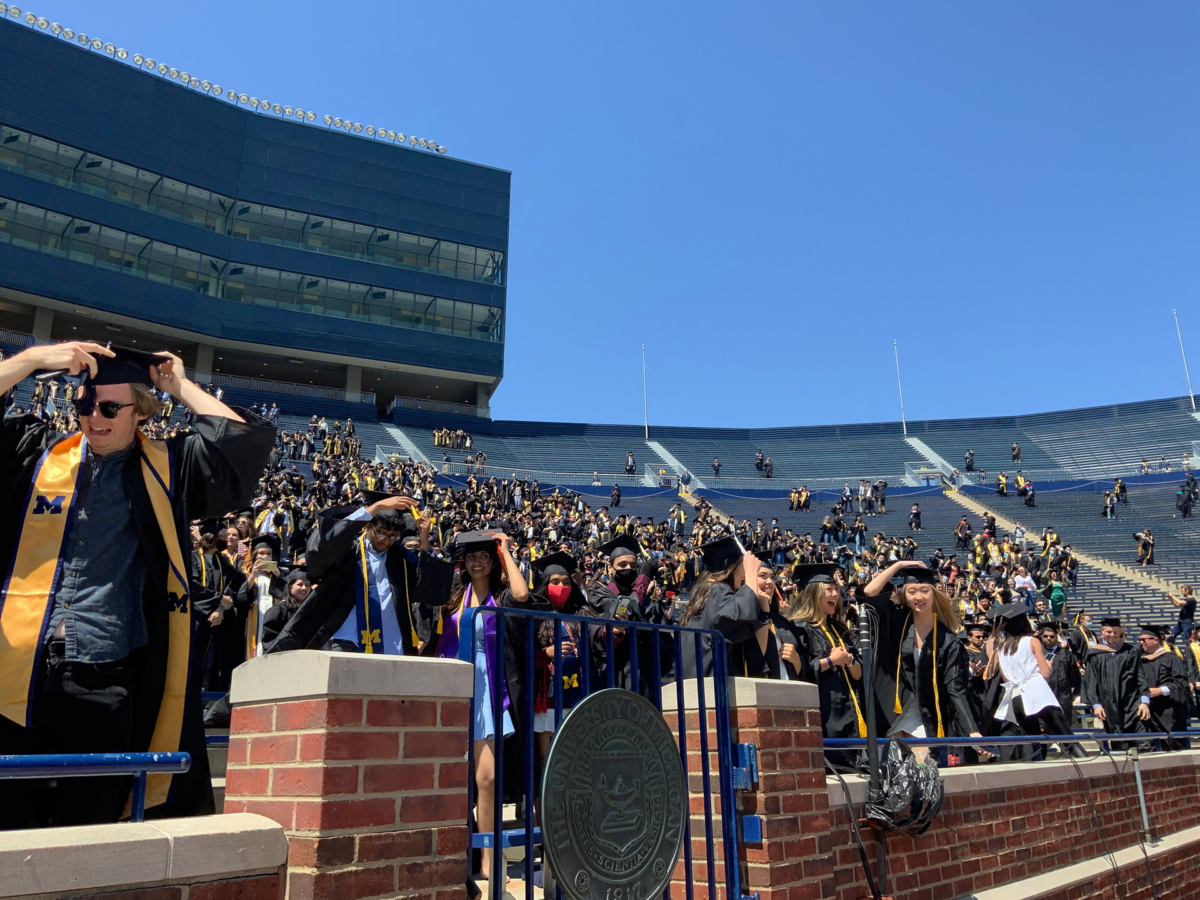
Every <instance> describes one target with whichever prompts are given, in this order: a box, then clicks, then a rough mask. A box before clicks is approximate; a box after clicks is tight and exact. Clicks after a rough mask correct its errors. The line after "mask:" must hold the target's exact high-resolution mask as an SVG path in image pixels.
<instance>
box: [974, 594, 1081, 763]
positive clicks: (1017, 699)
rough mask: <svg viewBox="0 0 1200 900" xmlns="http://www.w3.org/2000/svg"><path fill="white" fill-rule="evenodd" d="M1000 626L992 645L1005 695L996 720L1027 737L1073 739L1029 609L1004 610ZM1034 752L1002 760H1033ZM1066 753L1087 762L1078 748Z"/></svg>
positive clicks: (1015, 752)
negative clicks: (1055, 694) (1035, 632)
mask: <svg viewBox="0 0 1200 900" xmlns="http://www.w3.org/2000/svg"><path fill="white" fill-rule="evenodd" d="M996 622H997V624H998V625H999V627H1000V630H999V631H998V632H997V634H996V636H995V638H994V639H993V640H994V647H995V651H994V652H995V660H996V661H997V662H998V663H999V666H1000V673H1001V675H1002V676H1003V678H1004V693H1003V694H1002V695H1001V697H1000V703H999V705H998V706H997V707H996V713H995V718H996V719H997V720H998V721H1001V722H1010V723H1012V724H1014V725H1017V726H1018V727H1019V728H1020V729H1021V731H1022V732H1024V733H1025V734H1031V735H1032V734H1061V735H1067V734H1071V733H1072V732H1071V725H1070V723H1069V722H1068V720H1067V716H1066V714H1065V713H1064V712H1063V709H1062V707H1061V706H1059V704H1058V698H1057V697H1055V696H1054V691H1052V690H1051V689H1050V684H1049V682H1047V681H1046V679H1047V678H1048V677H1049V676H1050V663H1049V661H1048V660H1047V659H1046V654H1045V651H1044V650H1043V649H1042V644H1041V641H1039V640H1037V638H1035V637H1034V636H1033V627H1032V625H1030V622H1029V606H1028V604H1026V603H1007V604H1005V605H1004V606H1003V607H1002V612H1001V613H1000V614H999V615H998V616H997V618H996ZM1034 746H1036V745H1031V744H1009V745H1006V746H1002V747H1001V748H1000V760H1001V762H1012V761H1015V760H1022V759H1031V758H1032V757H1033V748H1034ZM1064 749H1065V751H1066V752H1067V753H1069V754H1070V755H1071V756H1073V757H1075V758H1077V759H1082V758H1086V756H1087V754H1086V753H1084V751H1083V749H1082V748H1081V747H1080V746H1079V745H1078V744H1074V743H1072V744H1066V745H1065V746H1064Z"/></svg>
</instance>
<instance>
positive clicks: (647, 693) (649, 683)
mask: <svg viewBox="0 0 1200 900" xmlns="http://www.w3.org/2000/svg"><path fill="white" fill-rule="evenodd" d="M649 584H650V578H649V576H648V575H638V577H637V579H636V580H635V581H634V583H633V587H632V588H631V589H630V592H629V593H628V594H621V593H619V591H620V588H619V587H618V586H617V584H616V583H615V582H607V583H604V582H594V583H593V584H591V585H589V586H588V589H587V597H588V605H589V606H591V607H592V609H593V611H595V613H596V615H597V617H599V618H601V619H612V618H614V617H615V616H616V613H617V609H618V608H619V607H620V606H621V605H622V600H623V599H624V601H625V602H626V604H627V614H628V617H629V621H631V622H649V623H650V624H652V625H663V624H669V623H668V622H667V621H666V612H665V610H664V608H663V607H662V606H660V605H659V604H655V603H650V602H648V601H645V600H644V599H643V598H644V597H645V592H646V589H647V588H648V587H649ZM637 641H638V645H637V648H638V693H640V694H641V695H642V696H643V697H646V698H647V699H650V698H653V696H654V689H653V683H654V682H655V681H656V680H658V681H661V679H662V677H663V676H664V675H665V674H666V673H667V672H670V671H671V667H672V664H673V663H674V660H675V643H674V640H673V639H672V637H671V633H670V632H662V631H660V632H655V633H652V632H650V631H648V630H642V631H639V632H638V635H637ZM656 641H657V642H658V653H659V661H660V664H661V669H660V671H658V672H656V671H655V670H654V644H655V642H656ZM630 644H631V638H630V632H628V631H626V632H625V633H624V635H617V634H615V633H614V635H613V656H612V658H611V659H610V658H609V657H608V647H607V637H606V629H604V628H597V629H595V631H594V633H593V635H592V640H591V645H590V651H591V656H592V660H591V662H592V666H593V668H594V669H595V670H596V671H597V672H598V673H599V675H600V677H601V679H603V680H602V681H601V682H600V683H599V684H600V686H607V684H608V680H607V679H608V673H609V669H611V670H612V675H613V684H614V685H615V686H616V687H621V688H627V689H629V690H633V656H632V654H631V652H630ZM687 649H688V648H687V645H686V644H685V645H684V647H683V652H684V655H685V657H686V654H687ZM684 665H685V667H686V658H685V663H684ZM596 687H597V686H596V685H595V684H593V685H592V689H593V690H595V689H596Z"/></svg>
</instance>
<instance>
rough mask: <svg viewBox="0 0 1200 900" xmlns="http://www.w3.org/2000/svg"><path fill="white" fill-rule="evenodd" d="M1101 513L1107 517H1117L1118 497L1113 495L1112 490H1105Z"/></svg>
mask: <svg viewBox="0 0 1200 900" xmlns="http://www.w3.org/2000/svg"><path fill="white" fill-rule="evenodd" d="M1100 514H1101V515H1102V516H1104V518H1106V519H1115V518H1116V517H1117V498H1116V497H1114V496H1113V493H1112V491H1105V492H1104V499H1103V500H1102V501H1101V507H1100Z"/></svg>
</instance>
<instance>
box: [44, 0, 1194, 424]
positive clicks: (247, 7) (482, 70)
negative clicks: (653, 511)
mask: <svg viewBox="0 0 1200 900" xmlns="http://www.w3.org/2000/svg"><path fill="white" fill-rule="evenodd" d="M21 5H22V6H23V7H24V6H25V5H26V4H25V3H22V4H21ZM29 9H32V10H33V11H34V12H36V13H38V14H40V15H45V16H46V17H47V18H49V19H51V20H55V21H60V22H62V23H63V24H64V25H67V26H69V27H72V28H74V29H75V30H76V31H81V30H82V31H86V32H88V33H89V34H91V35H94V36H97V37H100V38H102V39H104V40H105V41H110V40H111V41H113V42H114V43H116V44H118V45H119V46H124V47H127V48H128V49H129V50H130V52H131V53H132V52H142V53H145V54H148V55H152V56H154V57H156V58H157V59H159V60H160V61H164V62H167V63H169V64H170V65H174V66H179V67H180V68H187V69H188V70H189V71H191V72H192V73H193V74H195V75H198V76H199V77H201V78H208V79H211V80H213V81H217V82H219V83H220V84H222V85H223V86H227V87H234V88H237V89H238V90H239V91H245V92H247V93H252V94H257V95H258V96H268V97H270V98H271V99H273V100H278V101H279V102H283V103H290V104H292V105H296V106H302V107H304V108H306V109H313V110H316V111H318V113H321V114H324V113H327V112H328V113H330V114H333V115H340V116H343V117H349V118H352V119H354V120H358V121H362V122H364V123H373V124H380V123H386V124H387V125H388V126H390V127H393V128H396V129H397V130H404V131H407V132H409V133H413V134H418V135H421V136H425V137H429V138H433V139H436V140H438V141H439V142H441V143H443V144H445V145H446V146H447V147H448V148H449V149H450V152H451V154H452V155H454V156H457V157H460V158H464V159H468V160H472V161H476V162H481V163H486V164H488V165H493V166H498V167H501V168H505V169H509V170H511V171H512V172H513V181H512V191H513V193H512V221H511V233H510V247H511V267H510V273H509V276H510V277H509V289H508V304H509V311H508V326H507V358H506V362H505V371H506V375H505V378H504V381H503V383H502V384H501V386H500V388H499V391H498V392H497V394H496V396H495V397H494V398H493V403H492V410H493V414H494V415H495V416H496V417H497V418H532V419H565V420H570V421H579V420H584V421H591V422H627V423H632V422H641V419H642V403H641V400H642V397H641V388H642V385H641V357H640V352H641V351H640V348H641V344H642V342H643V341H644V342H645V344H646V354H647V362H648V370H649V382H650V420H651V423H652V424H654V423H658V424H689V425H725V426H747V425H789V424H820V423H833V422H853V421H876V420H881V419H896V418H898V402H897V399H896V380H895V371H894V368H893V361H892V339H893V338H894V337H895V338H898V339H899V341H900V352H901V363H902V365H903V369H904V388H905V400H906V405H907V412H908V416H909V418H911V419H917V418H925V417H938V416H967V415H986V414H1005V413H1019V412H1034V411H1041V410H1046V409H1058V408H1066V407H1073V406H1084V405H1094V404H1103V403H1110V402H1116V401H1126V400H1139V399H1149V398H1154V397H1164V396H1175V395H1179V394H1182V393H1184V392H1185V390H1186V386H1185V383H1184V378H1183V370H1182V366H1181V363H1180V360H1179V348H1178V344H1177V342H1176V338H1175V331H1174V325H1173V323H1172V319H1171V309H1172V307H1176V308H1178V310H1179V314H1180V318H1181V322H1182V324H1183V327H1184V338H1185V341H1188V342H1189V343H1188V347H1189V349H1191V351H1192V353H1193V358H1192V362H1193V365H1194V367H1195V372H1196V375H1197V376H1200V302H1197V291H1198V288H1200V284H1198V279H1197V275H1198V274H1200V273H1198V271H1197V269H1198V262H1200V252H1198V248H1200V222H1198V215H1200V179H1198V174H1197V173H1198V171H1200V168H1198V166H1200V108H1198V107H1200V104H1198V103H1197V100H1198V97H1200V6H1197V5H1196V4H1187V3H1181V2H1161V3H1152V4H1130V3H1127V2H1121V3H1113V2H1076V3H1054V4H1046V3H1028V2H1026V3H992V4H953V3H937V4H930V3H903V4H899V3H890V2H888V3H883V2H880V3H869V4H868V3H822V4H816V3H796V2H785V3H739V4H733V3H722V4H714V3H707V2H689V3H672V4H663V3H614V2H610V3H605V4H587V5H586V8H585V5H584V4H574V3H545V4H524V3H513V4H500V3H495V2H492V3H407V2H405V3H400V2H395V0H392V2H371V3H365V2H360V3H343V4H335V3H322V4H316V3H311V2H290V3H282V2H265V0H254V2H244V0H243V2H236V3H234V2H227V0H216V2H206V3H192V4H182V3H162V2H155V3H150V2H136V3H134V2H126V3H122V4H96V3H93V2H81V0H46V2H45V3H44V4H42V3H41V2H40V0H39V2H38V3H34V4H32V5H30V6H29Z"/></svg>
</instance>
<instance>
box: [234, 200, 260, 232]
mask: <svg viewBox="0 0 1200 900" xmlns="http://www.w3.org/2000/svg"><path fill="white" fill-rule="evenodd" d="M261 215H262V207H261V206H259V205H258V204H257V203H241V202H235V203H234V209H233V232H232V233H233V236H234V237H240V238H245V239H246V240H248V241H253V240H256V239H257V236H258V233H259V231H258V228H259V217H260V216H261Z"/></svg>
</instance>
